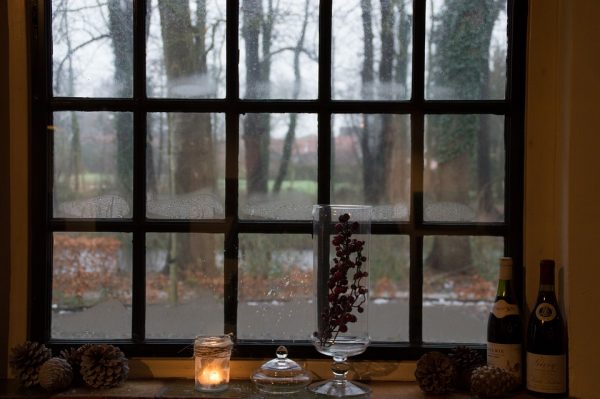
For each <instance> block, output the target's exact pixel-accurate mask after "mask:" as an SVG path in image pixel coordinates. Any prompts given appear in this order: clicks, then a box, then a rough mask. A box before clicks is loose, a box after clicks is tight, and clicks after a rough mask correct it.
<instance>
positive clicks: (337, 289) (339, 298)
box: [319, 213, 369, 346]
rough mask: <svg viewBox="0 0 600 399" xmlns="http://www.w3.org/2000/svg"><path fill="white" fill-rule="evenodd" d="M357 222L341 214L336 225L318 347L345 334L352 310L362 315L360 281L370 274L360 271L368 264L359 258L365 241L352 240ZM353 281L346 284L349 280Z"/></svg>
mask: <svg viewBox="0 0 600 399" xmlns="http://www.w3.org/2000/svg"><path fill="white" fill-rule="evenodd" d="M358 229H359V224H358V222H352V223H351V222H350V215H348V214H347V213H344V214H343V215H341V216H340V217H339V223H336V225H335V232H336V235H335V236H334V237H333V239H332V241H331V243H332V244H333V246H334V247H335V257H334V258H333V263H334V265H333V267H331V269H330V270H329V279H328V282H327V284H328V288H329V295H328V298H327V299H328V303H329V306H328V307H327V309H325V310H324V311H323V313H322V314H321V317H322V319H323V322H324V323H323V325H324V327H323V329H322V331H321V333H320V334H319V340H320V343H321V345H323V346H330V345H333V344H334V343H335V340H336V338H337V336H338V334H339V333H345V332H347V331H348V323H355V322H356V321H357V318H356V315H355V314H352V312H353V311H354V309H356V311H357V312H358V313H362V312H363V311H364V308H363V305H364V303H365V302H366V301H367V288H366V287H365V286H364V285H362V279H363V278H365V277H367V276H368V275H369V274H368V273H367V272H366V271H363V270H362V265H363V262H365V261H366V260H367V258H366V257H364V256H363V255H362V251H363V247H364V245H365V242H364V241H360V240H357V239H354V238H351V237H352V234H353V233H356V232H358ZM350 277H351V278H352V281H349V278H350Z"/></svg>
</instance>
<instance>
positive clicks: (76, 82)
mask: <svg viewBox="0 0 600 399" xmlns="http://www.w3.org/2000/svg"><path fill="white" fill-rule="evenodd" d="M52 73H53V79H52V85H53V93H54V95H55V96H66V97H131V96H132V94H133V79H132V76H133V2H131V1H111V2H108V3H106V2H99V1H97V0H79V1H76V2H75V1H66V0H52Z"/></svg>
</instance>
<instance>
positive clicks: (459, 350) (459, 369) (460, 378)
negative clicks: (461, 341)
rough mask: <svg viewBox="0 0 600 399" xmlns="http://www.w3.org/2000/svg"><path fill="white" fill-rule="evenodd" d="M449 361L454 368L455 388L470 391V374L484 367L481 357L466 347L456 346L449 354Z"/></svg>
mask: <svg viewBox="0 0 600 399" xmlns="http://www.w3.org/2000/svg"><path fill="white" fill-rule="evenodd" d="M449 357H450V360H452V363H454V367H455V368H456V387H457V388H459V389H463V390H466V391H470V390H471V372H472V371H473V369H475V368H476V367H479V366H483V365H485V361H484V360H483V357H482V356H481V355H480V354H479V352H477V351H476V350H473V349H470V348H467V347H466V346H458V347H456V348H454V349H452V351H451V352H450V355H449Z"/></svg>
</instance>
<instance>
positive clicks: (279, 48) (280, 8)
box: [239, 0, 319, 99]
mask: <svg viewBox="0 0 600 399" xmlns="http://www.w3.org/2000/svg"><path fill="white" fill-rule="evenodd" d="M239 32H240V38H239V41H240V45H239V50H240V52H239V60H240V62H239V68H240V96H242V98H256V99H270V98H278V99H310V98H316V97H317V91H318V87H317V85H318V82H317V79H316V76H318V53H319V35H318V32H319V2H318V1H317V0H286V1H268V2H267V1H264V0H241V1H240V27H239Z"/></svg>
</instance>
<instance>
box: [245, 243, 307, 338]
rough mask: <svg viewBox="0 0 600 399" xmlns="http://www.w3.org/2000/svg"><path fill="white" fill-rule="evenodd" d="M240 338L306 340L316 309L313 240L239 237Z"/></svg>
mask: <svg viewBox="0 0 600 399" xmlns="http://www.w3.org/2000/svg"><path fill="white" fill-rule="evenodd" d="M239 257H240V277H239V288H238V290H239V292H238V336H239V338H241V339H265V340H274V339H282V340H308V339H309V338H310V336H311V334H312V320H313V317H314V308H313V306H312V304H311V303H310V301H311V298H312V292H313V291H312V290H313V278H312V267H313V264H312V260H313V252H312V241H311V238H310V235H283V234H277V235H258V234H241V235H240V247H239Z"/></svg>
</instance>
